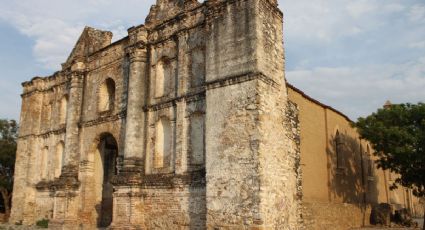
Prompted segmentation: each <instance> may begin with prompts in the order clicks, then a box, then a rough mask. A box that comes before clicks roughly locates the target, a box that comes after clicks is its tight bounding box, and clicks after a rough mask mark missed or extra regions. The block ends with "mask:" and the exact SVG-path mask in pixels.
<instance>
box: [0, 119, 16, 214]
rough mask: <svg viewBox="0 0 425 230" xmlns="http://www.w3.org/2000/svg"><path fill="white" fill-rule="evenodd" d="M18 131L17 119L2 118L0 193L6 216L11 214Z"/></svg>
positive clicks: (0, 131)
mask: <svg viewBox="0 0 425 230" xmlns="http://www.w3.org/2000/svg"><path fill="white" fill-rule="evenodd" d="M17 132H18V124H17V123H16V121H14V120H2V119H0V193H1V195H2V197H3V201H4V207H5V211H6V216H9V215H10V202H11V197H12V189H13V172H14V169H15V155H16V138H17Z"/></svg>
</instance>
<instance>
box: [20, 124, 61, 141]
mask: <svg viewBox="0 0 425 230" xmlns="http://www.w3.org/2000/svg"><path fill="white" fill-rule="evenodd" d="M65 132H66V128H65V127H61V128H59V129H55V130H50V131H47V132H44V133H39V134H28V135H22V136H19V137H18V139H26V138H29V137H48V136H50V135H52V134H53V135H59V134H63V133H65Z"/></svg>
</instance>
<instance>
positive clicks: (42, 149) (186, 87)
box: [11, 0, 301, 229]
mask: <svg viewBox="0 0 425 230" xmlns="http://www.w3.org/2000/svg"><path fill="white" fill-rule="evenodd" d="M281 34H282V13H281V12H280V11H279V9H278V8H277V4H276V1H270V0H232V1H218V0H210V1H206V2H204V3H202V4H201V3H198V2H197V1H195V0H158V1H157V4H156V5H154V6H153V7H152V8H151V11H150V13H149V15H148V17H147V19H146V24H145V25H140V26H137V27H132V28H130V29H129V30H128V37H125V38H123V39H121V40H119V41H117V42H115V43H112V44H111V43H110V41H111V36H112V34H111V33H110V32H107V31H100V30H96V29H92V28H89V27H87V28H85V29H84V31H83V33H82V35H81V37H80V39H79V40H78V42H77V44H76V46H75V48H74V50H73V51H72V53H71V54H70V56H69V58H68V59H67V60H66V62H65V63H64V64H63V65H62V70H60V71H58V72H56V73H55V74H54V75H52V76H50V77H46V78H34V79H33V80H31V81H29V82H25V83H23V86H24V93H23V95H22V98H23V99H22V100H23V107H22V113H21V114H22V115H21V126H22V128H21V130H20V138H19V144H18V154H17V165H16V166H17V167H16V177H15V194H14V198H13V199H14V200H13V202H14V204H17V203H19V204H21V206H20V207H18V206H16V205H14V208H13V210H12V216H11V222H12V223H14V222H20V221H22V222H23V223H24V224H29V225H31V224H34V223H35V222H36V221H37V220H40V219H50V226H52V227H53V228H64V229H73V228H75V226H79V227H80V228H83V229H92V228H94V227H96V226H101V227H104V226H106V225H109V224H110V227H111V228H114V229H140V228H141V229H297V228H299V226H300V225H301V222H300V221H299V220H300V218H301V216H300V212H301V211H300V210H301V209H300V200H301V191H300V190H301V185H300V178H301V173H300V171H299V148H298V146H299V129H298V126H297V118H296V117H297V109H296V106H295V105H290V104H288V100H287V94H286V85H285V79H284V49H283V40H282V36H281ZM112 188H113V190H112ZM112 191H113V193H112ZM111 217H112V223H111Z"/></svg>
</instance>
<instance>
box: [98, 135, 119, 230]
mask: <svg viewBox="0 0 425 230" xmlns="http://www.w3.org/2000/svg"><path fill="white" fill-rule="evenodd" d="M117 156H118V146H117V141H116V140H115V138H114V137H113V136H112V135H111V134H109V133H106V134H103V135H101V138H100V141H99V144H98V147H97V154H96V155H95V170H96V173H95V175H96V178H95V181H96V183H95V189H96V194H97V205H96V211H97V214H98V215H97V216H98V217H97V225H98V227H101V228H103V227H108V226H109V225H111V223H112V213H113V210H112V209H113V205H112V201H113V197H112V194H113V186H112V184H111V179H112V177H113V176H114V175H116V174H117Z"/></svg>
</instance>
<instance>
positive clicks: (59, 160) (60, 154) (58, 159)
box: [54, 141, 65, 178]
mask: <svg viewBox="0 0 425 230" xmlns="http://www.w3.org/2000/svg"><path fill="white" fill-rule="evenodd" d="M64 150H65V148H64V143H63V141H60V142H59V143H58V144H57V146H56V155H55V172H54V175H55V178H57V177H59V176H60V175H61V171H62V165H63V162H64V159H63V158H64Z"/></svg>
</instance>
